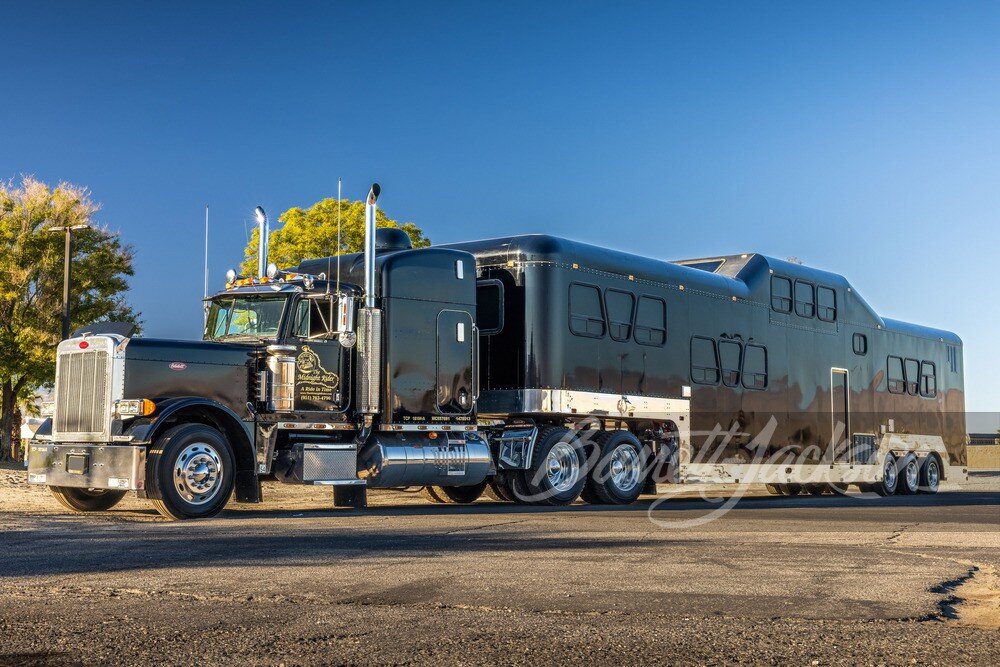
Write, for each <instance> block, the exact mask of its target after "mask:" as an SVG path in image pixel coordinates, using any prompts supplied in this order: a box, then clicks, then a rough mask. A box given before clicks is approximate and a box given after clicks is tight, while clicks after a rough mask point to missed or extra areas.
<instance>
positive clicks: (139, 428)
mask: <svg viewBox="0 0 1000 667" xmlns="http://www.w3.org/2000/svg"><path fill="white" fill-rule="evenodd" d="M153 402H154V403H155V404H156V412H154V413H153V414H152V415H151V416H150V417H143V418H140V419H136V420H133V421H132V423H130V424H128V426H127V427H126V428H125V430H124V433H123V435H127V436H131V437H132V444H136V445H150V444H152V443H153V441H154V440H156V438H157V436H159V435H160V433H162V432H163V431H164V430H165V429H166V428H167V426H168V425H169V424H170V422H171V418H172V417H174V416H176V415H178V414H179V413H181V412H182V411H184V410H190V409H197V408H202V409H204V410H206V411H208V412H209V413H215V414H219V415H225V416H226V417H228V421H230V422H231V423H232V424H233V425H238V427H239V428H240V429H241V430H242V431H243V435H244V436H246V441H247V443H253V441H254V439H253V423H252V422H251V423H247V422H246V421H244V420H243V419H242V418H240V416H239V415H237V414H236V413H235V412H233V410H232V409H230V408H229V407H227V406H225V405H223V404H222V403H219V402H218V401H213V400H211V399H208V398H200V397H198V396H183V397H177V398H164V399H160V400H154V401H153ZM234 444H235V443H234Z"/></svg>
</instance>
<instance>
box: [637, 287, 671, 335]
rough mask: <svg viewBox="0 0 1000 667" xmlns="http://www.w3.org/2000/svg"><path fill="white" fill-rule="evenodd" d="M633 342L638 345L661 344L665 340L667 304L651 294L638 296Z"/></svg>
mask: <svg viewBox="0 0 1000 667" xmlns="http://www.w3.org/2000/svg"><path fill="white" fill-rule="evenodd" d="M635 342H637V343H639V344H640V345H663V344H664V343H666V342H667V304H666V303H665V302H664V301H663V299H657V298H656V297H652V296H640V297H639V310H638V312H637V313H636V315H635Z"/></svg>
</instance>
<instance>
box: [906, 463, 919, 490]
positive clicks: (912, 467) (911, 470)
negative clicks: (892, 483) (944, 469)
mask: <svg viewBox="0 0 1000 667" xmlns="http://www.w3.org/2000/svg"><path fill="white" fill-rule="evenodd" d="M905 473H906V486H907V487H909V488H911V489H915V488H917V480H918V478H919V476H920V470H919V469H918V468H917V462H916V460H915V459H911V460H910V462H909V463H907V464H906V471H905Z"/></svg>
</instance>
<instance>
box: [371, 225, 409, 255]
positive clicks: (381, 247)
mask: <svg viewBox="0 0 1000 667" xmlns="http://www.w3.org/2000/svg"><path fill="white" fill-rule="evenodd" d="M412 247H413V244H412V243H411V242H410V236H409V234H407V233H406V232H404V231H403V230H402V229H399V228H398V227H382V228H380V229H376V230H375V252H387V251H391V250H409V249H411V248H412Z"/></svg>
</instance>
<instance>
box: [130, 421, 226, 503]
mask: <svg viewBox="0 0 1000 667" xmlns="http://www.w3.org/2000/svg"><path fill="white" fill-rule="evenodd" d="M148 466H149V468H148V469H149V471H150V473H151V474H150V475H149V478H150V480H149V481H150V486H152V487H153V488H152V491H153V494H151V495H153V496H154V500H153V506H154V507H156V511H158V512H159V513H160V514H162V515H163V516H165V517H166V518H168V519H172V520H175V521H176V520H182V519H206V518H208V517H213V516H215V515H216V514H218V513H219V512H221V511H222V508H223V507H225V506H226V503H227V502H228V501H229V496H231V495H232V493H233V483H234V481H235V480H234V478H235V474H234V472H235V471H234V467H233V452H232V448H231V447H230V445H229V441H228V440H227V439H226V437H225V436H224V435H222V433H220V432H219V431H217V430H215V429H214V428H210V427H208V426H203V425H202V424H181V425H179V426H174V427H173V428H171V429H169V430H168V431H167V432H166V433H163V434H162V435H161V436H160V437H158V438H157V439H156V442H155V443H153V447H152V448H151V449H150V451H149V461H148Z"/></svg>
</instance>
